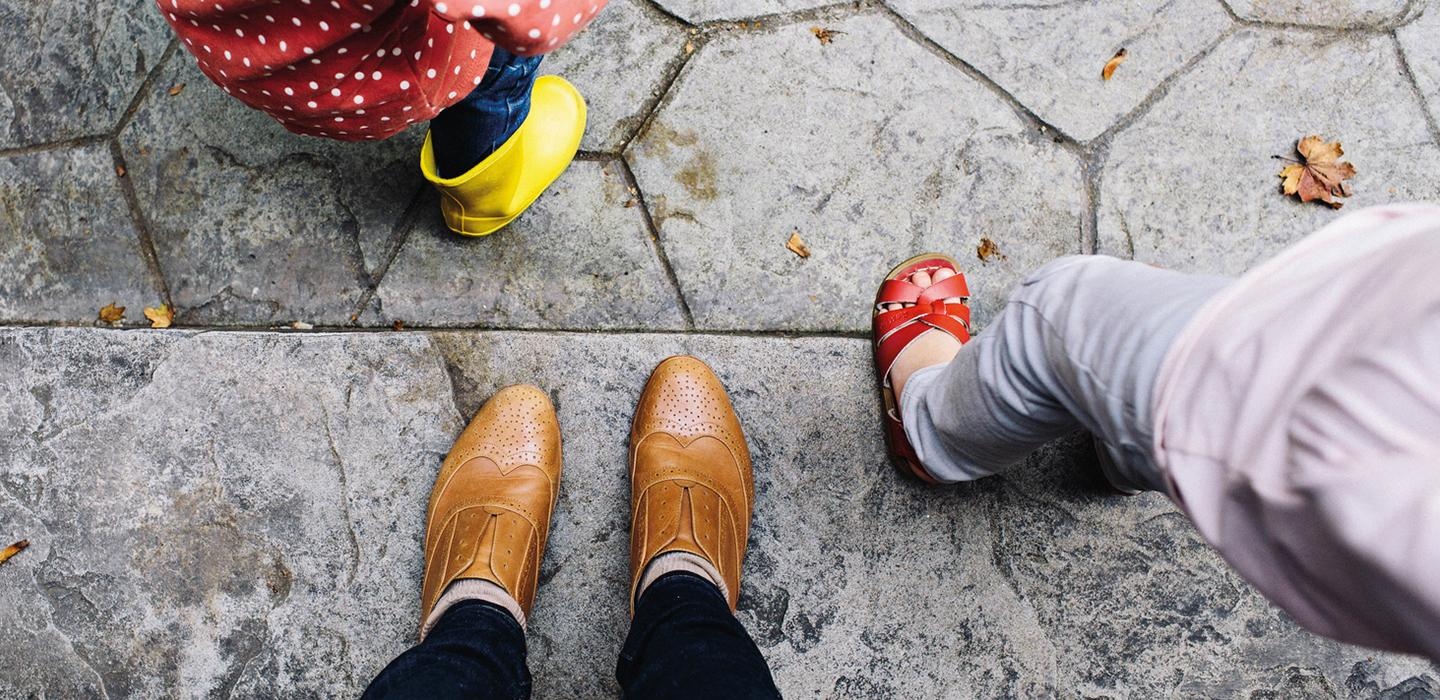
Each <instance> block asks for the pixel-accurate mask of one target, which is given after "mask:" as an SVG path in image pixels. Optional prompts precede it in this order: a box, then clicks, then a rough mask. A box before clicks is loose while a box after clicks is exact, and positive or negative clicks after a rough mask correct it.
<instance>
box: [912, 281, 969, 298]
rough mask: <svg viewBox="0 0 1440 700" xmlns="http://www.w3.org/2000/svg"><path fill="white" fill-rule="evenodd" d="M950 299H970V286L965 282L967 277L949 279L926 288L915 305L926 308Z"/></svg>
mask: <svg viewBox="0 0 1440 700" xmlns="http://www.w3.org/2000/svg"><path fill="white" fill-rule="evenodd" d="M950 297H961V298H965V299H968V298H970V285H969V284H967V283H966V282H965V275H955V276H953V277H947V278H945V279H943V280H941V281H939V282H936V283H935V284H932V285H930V286H929V287H926V288H925V291H923V292H921V293H920V297H919V298H918V299H916V301H915V303H917V304H920V305H922V306H924V305H928V304H933V303H935V302H937V301H942V300H944V299H949V298H950Z"/></svg>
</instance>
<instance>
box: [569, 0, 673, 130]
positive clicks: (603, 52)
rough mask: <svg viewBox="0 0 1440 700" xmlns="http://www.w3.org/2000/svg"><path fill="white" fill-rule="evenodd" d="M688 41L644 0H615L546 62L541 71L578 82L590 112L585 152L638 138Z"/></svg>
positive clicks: (577, 84) (670, 20) (669, 20)
mask: <svg viewBox="0 0 1440 700" xmlns="http://www.w3.org/2000/svg"><path fill="white" fill-rule="evenodd" d="M686 40H687V35H686V32H685V30H684V28H683V27H682V26H681V25H680V24H679V23H678V22H676V21H675V20H673V19H671V18H669V17H666V16H665V15H663V14H661V13H660V12H657V11H656V10H655V9H654V8H652V7H650V6H648V5H646V4H644V3H643V2H641V1H640V0H611V2H610V4H608V5H606V6H605V10H604V11H603V12H601V13H600V16H599V17H597V18H596V19H595V21H594V22H593V23H591V24H590V26H589V27H587V28H586V29H585V31H583V32H581V33H580V34H578V35H576V37H575V39H574V40H573V41H571V42H570V43H569V44H566V45H565V46H562V47H560V49H559V50H557V51H555V53H553V54H550V55H549V56H546V57H545V61H544V63H541V64H540V72H541V73H545V74H554V75H562V76H564V77H565V78H566V79H568V80H569V81H570V82H572V83H575V87H577V88H579V89H580V93H581V94H583V95H584V96H585V101H586V103H588V105H589V107H590V116H589V123H588V124H587V125H586V128H585V138H584V139H583V140H582V141H581V142H580V147H581V148H583V149H586V150H591V151H613V150H615V149H617V148H619V147H620V145H621V144H622V143H624V141H625V139H626V138H629V137H630V136H631V135H632V134H633V133H634V131H635V129H636V128H638V127H639V126H640V122H641V121H642V120H643V119H644V118H645V114H646V112H647V107H648V106H649V105H650V104H652V103H653V102H654V101H655V100H656V99H657V98H658V97H659V94H660V90H661V88H662V87H663V86H664V84H665V81H666V78H667V77H668V76H669V75H670V74H671V72H672V71H673V70H674V68H673V67H672V66H673V64H675V63H677V62H678V61H679V59H680V58H681V57H682V56H683V55H684V51H685V42H686Z"/></svg>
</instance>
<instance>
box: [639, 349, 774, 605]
mask: <svg viewBox="0 0 1440 700" xmlns="http://www.w3.org/2000/svg"><path fill="white" fill-rule="evenodd" d="M754 496H755V483H754V477H753V475H752V473H751V470H750V450H749V449H748V448H747V447H746V446H745V435H744V434H743V433H742V432H741V429H740V419H739V418H738V417H737V416H736V415H735V410H734V409H733V408H731V406H730V398H729V397H728V396H727V395H726V393H725V386H724V385H723V384H721V383H720V379H719V378H718V377H716V376H715V373H714V372H711V371H710V368H709V367H707V366H706V365H705V363H704V362H701V361H700V360H697V359H695V358H693V357H672V358H669V359H667V360H665V361H664V362H661V363H660V365H659V366H658V367H656V368H655V371H654V372H653V373H652V374H651V375H650V381H649V382H648V383H646V385H645V390H644V391H643V392H642V393H641V394H640V402H639V405H638V406H637V407H636V408H635V420H634V422H633V423H632V425H631V428H630V515H631V521H632V522H631V527H630V580H631V584H630V603H631V605H632V606H633V605H634V604H635V602H636V600H637V599H638V598H639V594H640V592H641V591H642V589H643V588H644V586H645V585H647V584H649V583H650V582H652V581H654V580H655V579H657V578H658V576H655V575H649V576H647V575H646V572H647V570H649V569H652V568H659V567H661V566H665V567H667V568H669V569H670V570H683V571H690V572H691V573H695V574H697V575H700V576H701V577H702V578H707V579H709V580H710V582H711V583H714V584H715V587H716V588H718V589H719V590H720V592H721V593H722V594H723V595H724V596H725V598H726V600H727V602H728V603H729V604H730V610H732V611H733V610H735V604H736V601H737V600H738V598H739V596H740V569H741V564H742V562H743V561H744V559H745V545H746V542H747V541H748V540H749V536H750V510H751V504H752V502H753V501H754ZM652 564H653V565H654V566H653V567H652ZM653 573H654V572H652V574H653ZM632 610H633V607H632Z"/></svg>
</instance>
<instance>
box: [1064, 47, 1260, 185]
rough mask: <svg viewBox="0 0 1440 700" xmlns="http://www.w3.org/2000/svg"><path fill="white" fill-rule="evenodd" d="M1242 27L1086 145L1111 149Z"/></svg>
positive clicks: (1170, 77) (1178, 71)
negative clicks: (1177, 83)
mask: <svg viewBox="0 0 1440 700" xmlns="http://www.w3.org/2000/svg"><path fill="white" fill-rule="evenodd" d="M1241 26H1242V25H1240V24H1231V25H1230V26H1229V27H1228V28H1226V29H1225V31H1223V32H1220V35H1219V36H1217V37H1215V40H1214V41H1211V42H1210V43H1209V44H1208V45H1206V46H1205V48H1203V49H1201V50H1200V52H1199V53H1197V54H1195V55H1194V56H1191V57H1190V59H1189V60H1188V61H1186V62H1185V63H1184V64H1183V65H1181V66H1180V67H1179V68H1177V69H1175V72H1173V73H1171V74H1170V75H1167V76H1165V79H1164V80H1161V81H1160V83H1159V84H1158V85H1156V86H1155V88H1154V89H1153V90H1151V91H1150V92H1149V94H1147V95H1145V99H1143V100H1141V101H1140V104H1138V105H1135V108H1134V109H1131V110H1130V111H1129V112H1126V113H1125V114H1124V115H1122V116H1121V117H1120V118H1119V119H1117V120H1115V123H1114V124H1111V125H1110V128H1108V129H1106V130H1105V131H1103V132H1101V134H1100V135H1099V136H1096V137H1095V138H1093V139H1091V140H1090V141H1089V142H1087V143H1086V146H1087V147H1088V148H1090V149H1092V150H1093V151H1099V150H1101V149H1106V148H1109V146H1110V143H1111V141H1113V140H1114V138H1115V137H1116V136H1117V135H1119V134H1120V132H1122V131H1124V130H1126V129H1127V128H1129V127H1130V125H1132V124H1134V123H1135V122H1137V121H1139V120H1140V118H1141V117H1144V116H1145V115H1146V114H1149V113H1150V110H1151V109H1152V108H1153V107H1154V106H1155V104H1156V103H1158V102H1159V101H1160V100H1162V99H1164V98H1165V96H1166V95H1169V94H1170V89H1171V88H1172V87H1174V86H1175V83H1176V82H1178V81H1179V80H1180V78H1182V77H1184V76H1186V75H1189V73H1190V71H1192V70H1194V69H1195V67H1196V66H1198V65H1200V62H1201V61H1204V60H1205V59H1206V58H1208V57H1209V56H1210V54H1212V53H1214V52H1215V49H1218V48H1220V45H1221V44H1223V43H1225V42H1226V41H1227V40H1229V39H1230V37H1232V36H1234V35H1235V33H1236V32H1238V31H1239V30H1240V27H1241ZM1097 175H1098V173H1097Z"/></svg>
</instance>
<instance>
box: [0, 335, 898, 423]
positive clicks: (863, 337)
mask: <svg viewBox="0 0 1440 700" xmlns="http://www.w3.org/2000/svg"><path fill="white" fill-rule="evenodd" d="M56 328H59V329H76V330H95V331H99V332H102V333H105V332H110V333H127V332H130V333H162V334H182V335H186V336H188V337H195V336H199V335H205V334H209V333H218V334H226V333H251V334H257V335H269V336H280V335H307V334H308V335H350V334H353V335H365V334H374V335H384V334H388V333H396V332H397V331H395V330H393V329H392V328H390V327H389V326H383V327H382V326H350V325H342V326H314V327H312V328H306V329H298V328H291V327H289V326H240V325H236V326H201V325H191V326H180V325H177V326H172V327H170V328H169V329H166V330H152V329H150V328H148V327H144V326H131V327H126V328H107V327H102V326H96V325H94V324H93V323H91V322H89V321H86V322H82V323H70V322H58V321H38V322H24V323H17V324H0V333H3V332H5V331H9V330H15V331H23V330H38V329H56ZM398 332H401V333H426V334H429V333H456V334H462V335H463V334H483V333H515V334H530V335H599V336H605V335H614V336H621V335H656V336H693V337H699V338H704V337H716V338H754V339H773V340H798V339H802V338H816V339H822V340H824V339H829V340H866V341H868V340H870V339H871V337H870V332H869V331H846V330H795V329H771V330H766V329H728V330H727V329H723V328H705V329H702V328H686V329H679V330H664V329H657V328H653V327H646V328H574V327H568V326H556V327H552V328H543V327H534V326H424V325H408V324H407V325H406V326H405V330H403V331H398ZM57 435H58V433H57Z"/></svg>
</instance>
